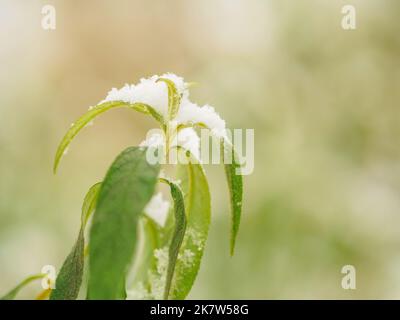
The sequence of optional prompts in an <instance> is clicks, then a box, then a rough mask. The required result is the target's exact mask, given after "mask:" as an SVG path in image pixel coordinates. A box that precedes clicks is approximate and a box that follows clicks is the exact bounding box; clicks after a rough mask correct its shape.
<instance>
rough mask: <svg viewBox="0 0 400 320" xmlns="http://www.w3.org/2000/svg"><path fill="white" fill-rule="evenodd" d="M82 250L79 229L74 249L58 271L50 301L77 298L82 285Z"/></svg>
mask: <svg viewBox="0 0 400 320" xmlns="http://www.w3.org/2000/svg"><path fill="white" fill-rule="evenodd" d="M84 249H85V239H84V231H83V229H82V228H81V229H80V231H79V235H78V239H77V240H76V242H75V245H74V247H73V248H72V250H71V252H70V254H69V255H68V256H67V258H66V259H65V261H64V263H63V265H62V267H61V269H60V273H59V274H58V276H57V280H56V288H55V289H54V290H52V291H51V294H50V300H75V299H76V298H77V297H78V294H79V289H80V288H81V284H82V276H83V265H84V256H83V252H84Z"/></svg>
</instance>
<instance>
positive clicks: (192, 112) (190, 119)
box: [176, 99, 226, 137]
mask: <svg viewBox="0 0 400 320" xmlns="http://www.w3.org/2000/svg"><path fill="white" fill-rule="evenodd" d="M176 120H177V121H178V123H181V124H195V123H202V124H204V125H205V126H206V127H208V128H209V129H211V131H212V133H213V134H215V135H216V136H218V137H222V136H225V128H226V125H225V121H224V120H223V119H222V118H221V117H220V116H219V114H218V113H217V112H216V111H215V109H214V108H213V107H211V106H209V105H205V106H203V107H199V106H198V105H197V104H195V103H193V102H191V101H189V100H188V99H183V100H182V103H181V106H180V108H179V111H178V115H177V117H176Z"/></svg>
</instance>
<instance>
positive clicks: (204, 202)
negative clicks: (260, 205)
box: [170, 162, 211, 300]
mask: <svg viewBox="0 0 400 320" xmlns="http://www.w3.org/2000/svg"><path fill="white" fill-rule="evenodd" d="M178 178H179V180H181V184H180V185H181V188H182V191H183V193H184V195H185V197H184V201H185V209H186V216H187V228H186V234H185V237H184V240H183V243H182V246H181V248H180V251H179V258H178V260H177V262H176V266H175V276H174V279H173V282H172V286H171V292H170V299H174V300H181V299H185V298H186V296H187V295H188V294H189V292H190V290H191V288H192V286H193V284H194V281H195V279H196V276H197V273H198V271H199V268H200V263H201V258H202V256H203V252H204V247H205V243H206V240H207V236H208V230H209V226H210V215H211V199H210V192H209V188H208V182H207V178H206V176H205V174H204V170H203V168H202V166H201V165H200V164H198V163H192V162H190V163H189V164H187V165H179V166H178Z"/></svg>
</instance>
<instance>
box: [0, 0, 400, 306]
mask: <svg viewBox="0 0 400 320" xmlns="http://www.w3.org/2000/svg"><path fill="white" fill-rule="evenodd" d="M45 4H52V5H54V6H55V8H56V13H57V27H56V30H54V31H45V30H43V29H42V28H41V18H42V15H41V9H42V6H43V5H45ZM345 4H352V5H354V6H355V8H356V10H357V11H356V12H357V29H356V30H351V31H345V30H343V29H342V28H341V19H342V17H343V15H342V13H341V9H342V6H343V5H345ZM399 15H400V3H399V1H397V0H359V1H357V0H346V1H341V0H335V1H333V0H325V1H324V0H298V1H292V0H201V1H196V0H177V1H164V0H151V1H145V0H143V1H132V0H129V1H128V0H119V1H106V0H104V1H99V0H96V1H80V2H78V1H60V0H49V1H33V0H32V1H29V2H28V1H23V0H18V1H16V0H0V66H1V69H0V294H2V293H5V292H6V291H7V290H9V289H10V288H12V287H13V286H14V285H15V284H16V283H17V282H19V281H20V280H22V279H23V278H24V277H25V276H27V275H29V274H33V273H38V272H40V270H41V268H42V266H43V265H47V264H52V265H55V266H57V267H60V265H61V263H62V261H63V259H64V258H65V256H66V255H67V253H68V252H69V250H70V248H71V247H72V244H73V242H74V240H75V237H76V234H77V231H78V228H79V215H80V207H81V202H82V199H83V197H84V195H85V192H86V190H87V189H88V188H89V187H90V186H91V185H92V184H93V183H94V182H97V181H99V180H101V179H102V177H103V175H104V173H105V171H106V169H107V167H108V166H109V165H110V164H111V162H112V160H113V159H114V157H115V156H116V155H117V154H118V153H119V152H120V151H121V150H122V149H124V148H125V147H127V146H130V145H135V144H138V143H139V142H140V141H141V140H142V139H143V138H144V137H145V134H146V132H147V130H149V129H150V128H152V127H153V125H154V123H153V122H152V120H151V119H149V118H146V117H145V116H142V115H140V114H137V113H133V112H130V111H128V110H115V111H112V112H109V113H107V114H105V115H104V116H102V117H100V118H98V119H97V120H96V121H95V125H94V126H93V127H90V128H88V129H86V130H84V131H83V132H82V133H81V134H80V136H79V137H78V138H77V139H76V140H75V141H74V143H73V145H72V146H71V148H70V151H69V153H68V155H67V156H66V157H65V158H64V161H63V162H62V165H61V170H60V171H59V174H58V175H57V176H54V175H53V174H52V161H53V156H54V153H55V150H56V147H57V144H58V142H59V141H60V139H61V137H62V136H63V134H64V133H65V131H66V130H67V129H68V128H69V125H70V123H71V122H73V121H74V120H75V119H76V118H77V117H78V116H80V115H81V114H82V113H84V112H85V111H86V110H87V107H88V106H90V105H93V104H95V103H97V102H98V101H100V100H102V99H103V98H104V97H105V95H106V93H107V91H108V90H109V89H110V88H112V87H121V86H122V85H123V84H125V83H135V82H137V81H138V79H139V78H140V77H143V76H150V75H153V74H162V73H164V72H168V71H170V72H174V73H177V74H179V75H182V76H184V77H185V79H186V80H187V81H196V82H198V83H199V85H198V86H197V87H195V88H193V90H192V93H191V96H192V98H193V100H194V101H196V102H198V103H199V104H205V103H209V104H211V105H214V106H215V107H216V109H217V110H218V111H219V112H220V114H221V115H222V116H223V117H224V118H225V119H226V121H227V123H228V125H229V127H231V128H254V129H255V171H254V173H253V174H252V175H250V176H247V177H245V193H244V202H243V203H244V212H243V218H242V227H241V231H240V234H239V238H238V242H237V252H236V255H235V256H234V257H233V258H231V257H229V250H228V246H229V241H228V239H229V218H228V217H229V204H228V195H227V194H228V191H227V188H226V184H225V180H224V174H223V169H222V167H213V166H208V167H207V168H206V171H207V173H208V176H209V178H210V187H211V192H212V209H213V212H212V213H213V219H212V227H211V231H210V237H209V240H208V243H207V247H206V252H205V256H204V260H203V263H202V267H201V271H200V274H199V277H198V279H197V282H196V284H195V286H194V288H193V290H192V292H191V294H190V298H199V299H207V298H210V299H214V298H219V299H231V298H232V299H281V298H285V299H295V298H305V299H311V298H321V299H335V298H344V299H358V298H367V299H369V298H378V299H379V298H388V299H394V298H400V161H399V160H400V148H399V137H400V112H399V107H400V106H399V102H400V68H399V66H400V65H399V57H400V41H399V39H400V38H399V34H400V28H399V27H400V22H399V21H400V20H399ZM347 264H351V265H354V266H355V267H356V270H357V289H356V290H344V289H342V287H341V279H342V277H343V275H342V274H341V272H340V271H341V268H342V266H344V265H347ZM39 291H40V285H39V284H38V283H36V284H33V285H31V286H29V287H28V288H27V289H25V290H24V291H23V292H22V293H21V294H20V295H19V297H20V298H32V297H34V296H35V294H36V293H37V292H39Z"/></svg>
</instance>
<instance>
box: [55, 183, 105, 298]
mask: <svg viewBox="0 0 400 320" xmlns="http://www.w3.org/2000/svg"><path fill="white" fill-rule="evenodd" d="M100 186H101V182H99V183H96V184H95V185H93V186H92V187H91V188H90V189H89V191H88V192H87V194H86V196H85V199H84V200H83V205H82V214H81V228H80V230H79V235H78V239H77V240H76V242H75V245H74V247H73V248H72V250H71V252H70V254H69V255H68V257H67V258H66V259H65V261H64V263H63V265H62V267H61V269H60V272H59V274H58V276H57V279H56V288H55V289H54V290H52V292H51V294H50V300H75V299H76V298H77V297H78V294H79V289H80V287H81V284H82V277H83V268H84V250H85V236H84V233H85V226H86V223H87V221H88V219H89V217H90V215H91V213H92V212H93V211H94V209H95V207H96V202H97V196H98V193H99V190H100Z"/></svg>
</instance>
